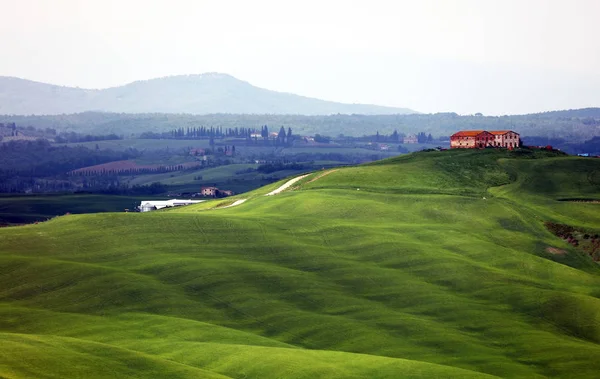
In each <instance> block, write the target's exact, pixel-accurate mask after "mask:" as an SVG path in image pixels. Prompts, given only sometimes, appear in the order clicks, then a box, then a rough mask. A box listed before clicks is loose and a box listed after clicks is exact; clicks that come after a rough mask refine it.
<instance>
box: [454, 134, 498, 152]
mask: <svg viewBox="0 0 600 379" xmlns="http://www.w3.org/2000/svg"><path fill="white" fill-rule="evenodd" d="M495 140H496V137H495V136H494V135H493V134H492V133H490V132H486V131H485V130H461V131H460V132H458V133H454V134H453V135H452V136H450V148H451V149H481V148H484V147H492V146H494V142H495Z"/></svg>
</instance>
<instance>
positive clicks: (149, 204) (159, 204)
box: [138, 199, 206, 212]
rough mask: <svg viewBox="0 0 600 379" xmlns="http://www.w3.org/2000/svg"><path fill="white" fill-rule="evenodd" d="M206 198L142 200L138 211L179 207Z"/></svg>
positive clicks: (199, 201)
mask: <svg viewBox="0 0 600 379" xmlns="http://www.w3.org/2000/svg"><path fill="white" fill-rule="evenodd" d="M203 201H206V200H178V199H171V200H143V201H142V202H141V203H140V205H139V207H138V208H139V210H140V212H150V211H153V210H156V209H163V208H168V207H180V206H183V205H190V204H196V203H201V202H203Z"/></svg>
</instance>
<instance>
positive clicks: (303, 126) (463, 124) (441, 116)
mask: <svg viewBox="0 0 600 379" xmlns="http://www.w3.org/2000/svg"><path fill="white" fill-rule="evenodd" d="M0 113H2V112H0ZM575 113H576V114H579V115H581V116H582V117H576V116H574V115H573V114H575ZM575 113H567V114H571V115H572V116H565V115H564V114H563V113H561V112H557V113H553V112H549V113H547V114H545V113H540V114H531V115H514V116H501V117H495V116H461V115H457V114H455V113H437V114H395V115H360V114H351V115H344V114H335V115H328V116H305V115H275V114H271V115H264V114H263V115H258V114H256V115H253V114H210V115H191V114H167V113H162V114H158V113H145V114H122V113H102V112H84V113H77V114H66V115H54V116H52V115H50V116H31V115H30V116H9V115H0V123H12V122H14V123H16V124H17V125H18V126H21V127H27V126H33V127H35V128H38V129H45V128H54V129H56V130H57V131H67V132H70V131H73V132H77V133H91V134H108V133H115V134H117V135H123V136H125V137H129V136H131V135H132V134H137V135H139V134H141V133H144V132H148V131H152V132H168V131H171V130H173V129H178V128H184V129H185V128H188V127H189V128H193V127H199V126H204V127H207V128H210V127H215V128H216V127H222V128H255V129H258V130H260V127H261V126H263V125H265V124H266V125H268V126H269V128H270V129H274V130H278V129H279V128H280V127H281V126H282V125H283V126H284V127H285V128H288V127H291V128H292V129H293V131H294V134H296V133H297V134H305V135H315V134H317V133H318V134H321V135H323V134H324V135H328V136H331V137H336V136H338V135H339V134H344V135H346V136H355V137H359V136H364V135H375V134H376V133H377V132H379V133H381V134H386V135H389V134H391V133H392V132H393V131H394V130H397V131H398V132H400V133H405V134H416V133H418V132H424V133H427V134H429V133H431V134H433V135H434V136H436V137H438V136H450V135H451V134H453V133H455V132H456V131H457V130H461V129H466V130H477V129H483V130H506V129H508V130H515V131H517V132H519V133H520V134H521V136H541V137H545V139H548V138H550V139H557V138H560V139H563V141H562V142H566V141H570V142H573V141H575V142H584V141H586V140H589V139H591V138H593V137H594V136H597V135H600V116H597V117H596V118H592V117H591V116H592V115H594V112H591V113H590V112H588V111H584V110H582V112H575ZM565 140H566V141H565ZM545 142H548V141H545ZM545 144H556V143H554V142H553V141H550V143H545Z"/></svg>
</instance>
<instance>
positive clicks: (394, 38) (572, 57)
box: [0, 0, 600, 114]
mask: <svg viewBox="0 0 600 379" xmlns="http://www.w3.org/2000/svg"><path fill="white" fill-rule="evenodd" d="M0 20H1V21H0V51H1V52H2V54H1V55H0V75H4V76H17V77H21V78H26V79H31V80H36V81H43V82H49V83H53V84H60V85H68V86H79V87H86V88H104V87H111V86H117V85H122V84H125V83H128V82H131V81H135V80H141V79H150V78H154V77H162V76H168V75H179V74H197V73H203V72H223V73H228V74H231V75H233V76H236V77H237V78H239V79H243V80H246V81H248V82H250V83H252V84H254V85H257V86H260V87H264V88H268V89H272V90H277V91H284V92H293V93H297V94H300V95H305V96H311V97H318V98H322V99H327V100H335V101H342V102H355V103H372V104H380V105H391V106H401V107H409V108H412V109H415V110H418V111H421V112H441V111H454V112H458V113H461V114H468V113H475V112H483V113H485V114H512V113H529V112H538V111H546V110H553V109H567V108H580V107H591V106H600V0H565V1H555V0H519V1H513V0H501V1H496V0H437V1H435V0H413V1H400V0H396V1H394V0H388V1H380V0H367V1H352V0H345V1H338V0H318V1H313V0H302V1H283V0H280V1H271V0H252V1H248V0H245V1H238V0H235V1H233V0H232V1H226V0H221V1H216V0H212V1H203V0H170V1H162V0H101V1H100V0H98V1H96V0H0Z"/></svg>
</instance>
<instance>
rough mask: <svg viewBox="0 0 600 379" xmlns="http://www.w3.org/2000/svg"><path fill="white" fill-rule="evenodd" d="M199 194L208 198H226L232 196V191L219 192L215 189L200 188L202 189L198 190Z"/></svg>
mask: <svg viewBox="0 0 600 379" xmlns="http://www.w3.org/2000/svg"><path fill="white" fill-rule="evenodd" d="M200 194H201V195H202V196H210V197H226V196H233V191H230V190H220V189H218V188H217V187H202V189H200Z"/></svg>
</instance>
